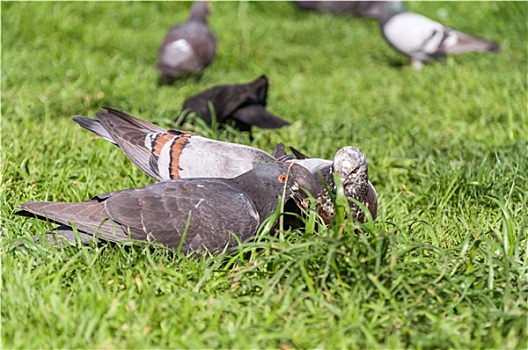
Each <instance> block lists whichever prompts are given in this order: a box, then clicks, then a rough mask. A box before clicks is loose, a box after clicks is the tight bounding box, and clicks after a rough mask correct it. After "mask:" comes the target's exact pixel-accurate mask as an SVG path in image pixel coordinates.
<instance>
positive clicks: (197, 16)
mask: <svg viewBox="0 0 528 350" xmlns="http://www.w3.org/2000/svg"><path fill="white" fill-rule="evenodd" d="M207 13H208V9H207V3H205V2H198V3H195V4H194V5H193V6H192V8H191V15H190V17H189V20H191V21H194V22H200V23H203V24H207Z"/></svg>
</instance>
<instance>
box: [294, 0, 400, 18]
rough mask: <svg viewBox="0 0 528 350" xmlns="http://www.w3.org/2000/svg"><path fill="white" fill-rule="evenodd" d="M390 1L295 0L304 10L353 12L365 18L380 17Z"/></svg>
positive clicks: (338, 12)
mask: <svg viewBox="0 0 528 350" xmlns="http://www.w3.org/2000/svg"><path fill="white" fill-rule="evenodd" d="M388 2H391V1H294V3H295V4H296V5H297V6H298V7H299V8H301V9H303V10H312V11H321V12H328V13H337V14H351V15H353V16H356V17H364V18H378V17H379V16H381V13H382V10H383V7H384V6H385V4H386V3H388ZM398 2H399V1H398Z"/></svg>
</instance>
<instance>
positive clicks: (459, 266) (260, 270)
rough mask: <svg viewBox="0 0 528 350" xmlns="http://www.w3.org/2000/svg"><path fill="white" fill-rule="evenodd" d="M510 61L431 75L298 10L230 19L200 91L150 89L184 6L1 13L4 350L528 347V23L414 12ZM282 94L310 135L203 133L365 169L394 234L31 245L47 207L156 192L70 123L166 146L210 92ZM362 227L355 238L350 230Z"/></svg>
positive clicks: (382, 227) (214, 20) (468, 8)
mask: <svg viewBox="0 0 528 350" xmlns="http://www.w3.org/2000/svg"><path fill="white" fill-rule="evenodd" d="M406 5H407V7H408V8H409V9H411V10H413V11H416V12H418V13H421V14H423V15H426V16H428V17H430V18H433V19H436V20H439V21H441V22H442V23H444V24H446V25H449V26H451V27H453V28H456V29H458V30H461V31H465V32H468V33H471V34H475V35H479V36H482V37H485V38H489V39H492V40H495V41H497V42H499V43H500V44H501V46H502V52H501V53H499V54H480V53H474V54H464V55H460V56H454V57H449V58H448V59H447V61H446V63H445V64H431V65H429V66H426V67H425V68H424V69H423V70H422V71H420V72H416V71H414V70H413V69H412V68H411V67H410V66H409V64H408V62H407V60H406V58H405V57H403V56H400V55H399V54H398V53H396V52H394V51H392V49H391V48H390V47H389V46H388V45H387V44H386V43H385V41H384V40H383V38H382V37H381V34H380V32H379V28H378V25H377V23H376V22H375V21H371V20H361V19H357V18H353V17H349V16H332V15H328V14H320V13H308V12H303V11H301V10H299V9H297V8H296V7H295V6H294V5H293V4H291V3H287V2H273V3H269V2H240V3H239V2H215V3H214V4H213V7H212V10H211V15H210V19H209V23H210V26H211V27H212V29H213V31H214V32H215V33H216V35H217V37H218V40H219V43H218V55H217V58H216V60H215V61H214V63H213V64H212V65H211V66H210V67H209V68H208V69H207V70H206V71H205V73H204V74H203V76H202V78H201V79H200V80H195V79H188V80H184V81H181V82H179V83H177V84H176V85H174V86H165V87H159V86H158V85H157V80H158V75H157V73H156V71H155V69H154V66H155V62H156V58H157V50H158V47H159V44H160V43H161V40H162V38H163V36H164V34H165V33H166V31H167V29H168V28H169V27H170V26H171V25H173V24H174V23H177V22H181V21H183V20H184V19H186V18H187V16H188V8H189V6H190V4H189V3H180V2H152V3H150V2H83V3H75V2H43V3H40V2H2V3H1V10H2V38H1V39H2V56H1V58H2V60H1V73H2V107H1V111H2V132H1V134H2V135H1V136H2V203H3V204H2V222H3V223H2V236H3V240H2V301H1V306H2V311H1V312H2V341H3V346H4V347H6V348H43V347H45V348H46V347H53V348H55V347H63V348H69V347H97V348H118V347H135V348H144V347H185V348H189V347H200V348H211V347H237V348H244V347H258V348H268V347H274V348H277V347H281V348H282V349H288V348H315V347H322V348H336V347H341V348H357V347H361V348H387V347H389V348H395V347H418V348H423V347H426V348H427V347H436V348H437V347H462V348H523V347H525V345H526V341H527V321H526V313H527V298H528V285H527V281H526V272H527V268H526V266H527V263H526V261H527V259H526V254H527V252H526V245H527V240H526V236H527V235H526V233H527V222H528V220H527V215H526V208H527V207H528V199H527V198H528V196H527V193H528V164H527V163H528V161H527V151H528V144H527V138H528V137H527V135H528V120H527V114H526V107H527V100H526V91H527V89H526V77H527V66H528V65H527V63H528V62H527V50H526V44H527V13H528V11H527V10H528V4H527V3H526V2H482V3H480V2H479V3H475V2H441V3H440V2H409V3H407V4H406ZM263 73H264V74H266V75H267V76H268V77H269V79H270V91H269V98H268V109H269V110H270V111H271V112H273V113H274V114H276V115H278V116H281V117H283V118H285V119H287V120H289V121H291V122H292V123H293V124H292V125H291V126H290V127H287V128H283V129H280V130H255V131H254V136H255V139H254V140H253V141H250V140H249V138H248V136H247V135H246V134H241V133H230V132H226V131H219V132H210V131H208V130H205V129H204V128H200V127H192V126H189V125H188V126H187V127H188V128H189V129H190V130H194V131H196V132H198V133H201V134H206V135H210V136H214V137H217V138H220V139H224V140H230V141H233V142H241V143H246V144H251V145H253V146H255V147H259V148H262V149H264V150H267V151H271V150H272V149H273V147H274V146H275V145H276V143H278V142H284V143H285V144H287V145H292V146H295V147H296V148H298V149H300V150H301V151H303V152H305V153H307V154H309V155H312V156H317V157H326V158H332V157H333V155H334V154H335V152H336V151H337V149H339V148H340V147H342V146H345V145H356V146H359V147H361V148H363V149H364V150H365V152H366V154H367V156H368V157H369V166H370V172H369V173H370V178H371V181H372V182H373V184H374V185H375V186H376V189H377V191H378V195H379V200H380V214H379V218H378V220H377V221H376V222H375V225H374V226H369V225H367V227H365V228H364V229H365V231H366V234H365V235H359V236H358V235H355V234H354V233H353V232H354V229H353V227H352V226H353V225H352V224H350V223H348V224H347V225H348V226H346V227H347V228H346V229H345V230H344V231H343V230H338V229H336V228H335V227H330V228H328V229H319V230H316V231H315V232H295V233H294V234H289V235H288V234H287V235H286V236H285V237H282V238H281V239H279V240H274V239H272V238H267V237H264V238H262V241H261V243H259V244H257V246H258V247H259V249H258V250H257V249H256V248H255V247H254V246H252V245H251V244H248V245H245V246H244V247H242V248H241V252H246V253H247V252H250V253H251V254H250V258H247V256H246V255H243V254H242V255H236V254H235V255H234V256H230V255H229V256H220V257H216V258H213V259H210V260H207V261H206V260H196V259H190V258H187V257H182V256H174V255H173V254H171V253H170V252H167V251H166V250H164V249H161V248H158V249H155V250H151V249H141V248H131V247H127V248H123V247H115V246H104V247H95V246H89V247H83V248H79V247H74V248H69V249H66V250H64V251H60V250H55V249H49V248H42V247H39V246H37V245H32V244H29V243H28V245H29V246H30V249H27V250H24V249H20V248H19V247H18V246H17V243H18V242H19V241H20V240H21V239H22V240H25V241H26V242H28V241H29V238H30V237H31V236H33V235H35V234H40V233H43V232H45V231H46V230H47V229H49V228H50V227H51V226H50V225H48V224H47V223H44V222H38V221H37V220H32V219H26V218H20V217H15V216H13V213H14V212H15V208H16V207H17V205H18V204H19V203H21V202H24V201H29V200H61V201H81V200H85V199H87V198H89V197H90V196H93V195H95V194H98V193H102V192H106V191H111V190H116V189H122V188H129V187H137V186H142V185H145V184H147V183H149V182H150V180H149V179H148V178H147V176H146V175H144V174H142V173H141V172H140V171H139V170H137V169H135V168H134V167H133V166H132V165H131V163H130V162H129V161H128V160H127V159H126V157H125V156H124V155H123V154H122V153H121V152H120V151H119V149H117V148H116V147H113V146H112V145H110V144H109V143H108V142H105V141H103V140H98V139H97V138H95V137H93V136H92V135H91V134H89V133H88V132H86V131H83V130H82V129H81V128H79V127H78V126H77V125H76V124H74V123H72V122H71V120H70V118H71V116H73V115H76V114H81V115H85V116H89V117H93V116H94V114H95V113H96V112H97V111H98V110H99V108H100V107H101V106H110V107H113V108H117V109H120V110H123V111H125V112H127V113H130V114H132V115H135V116H137V117H140V118H143V119H147V120H149V121H152V122H154V123H157V124H159V125H162V126H164V127H171V121H172V119H173V118H174V117H175V116H177V115H178V114H179V112H180V107H181V104H182V102H183V101H184V100H185V98H187V97H189V96H191V95H193V94H196V93H198V92H200V91H202V90H204V89H207V88H209V87H211V86H213V85H218V84H226V83H242V82H247V81H250V80H253V79H255V78H256V77H257V76H259V75H260V74H263ZM349 226H350V227H349Z"/></svg>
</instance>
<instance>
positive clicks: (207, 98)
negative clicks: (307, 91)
mask: <svg viewBox="0 0 528 350" xmlns="http://www.w3.org/2000/svg"><path fill="white" fill-rule="evenodd" d="M268 87H269V82H268V78H267V77H266V76H265V75H261V76H260V77H258V78H257V79H255V80H254V81H251V82H249V83H246V84H231V85H218V86H214V87H212V88H210V89H207V90H205V91H202V92H201V93H199V94H197V95H194V96H191V97H189V98H188V99H186V100H185V101H184V102H183V106H182V110H183V112H184V113H191V112H192V113H195V114H196V115H197V116H198V117H200V118H202V119H203V120H204V121H205V122H206V123H207V124H208V125H211V123H212V121H213V115H212V113H214V115H215V117H216V121H217V122H218V123H220V124H231V125H232V126H233V127H234V128H235V129H238V130H240V131H251V126H253V125H254V126H257V127H259V128H263V129H276V128H281V127H283V126H286V125H289V124H290V123H289V122H287V121H285V120H282V119H281V118H279V117H277V116H275V115H273V114H271V113H270V112H268V111H267V110H266V102H267V101H266V100H267V97H268ZM211 105H212V109H213V111H211Z"/></svg>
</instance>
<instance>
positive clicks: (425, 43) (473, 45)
mask: <svg viewBox="0 0 528 350" xmlns="http://www.w3.org/2000/svg"><path fill="white" fill-rule="evenodd" d="M379 24H380V27H381V31H382V33H383V36H384V38H385V39H386V41H387V42H388V43H389V44H390V45H391V46H392V47H393V48H394V49H395V50H397V51H399V52H401V53H402V54H404V55H406V56H408V57H409V58H410V59H411V64H412V66H413V67H414V68H415V69H417V70H418V69H421V68H422V66H423V64H424V63H425V62H429V61H434V60H441V59H443V58H445V57H446V56H447V55H450V54H459V53H463V52H473V51H494V52H497V51H500V46H499V45H498V44H496V43H494V42H491V41H489V40H486V39H482V38H478V37H475V36H472V35H469V34H465V33H462V32H459V31H457V30H454V29H451V28H448V27H446V26H444V25H442V24H440V23H438V22H435V21H433V20H431V19H429V18H427V17H425V16H422V15H419V14H416V13H413V12H410V11H407V10H406V9H405V8H404V6H403V4H402V3H398V2H394V3H388V4H386V5H385V9H384V11H383V15H381V17H380V18H379Z"/></svg>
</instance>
